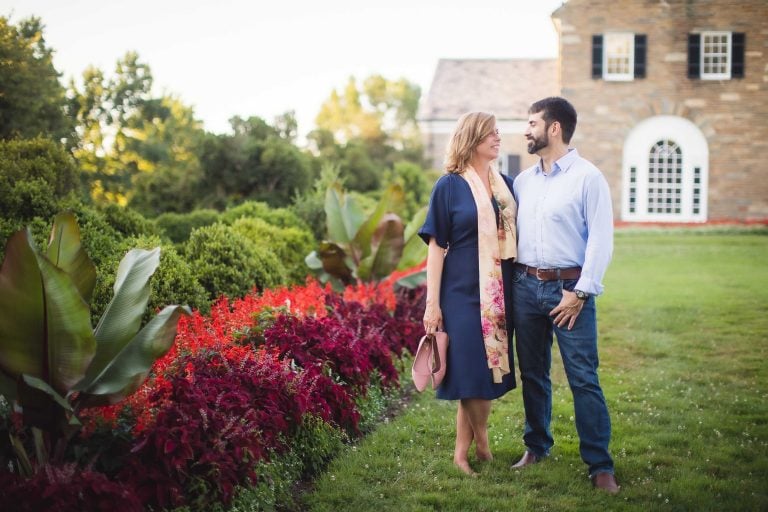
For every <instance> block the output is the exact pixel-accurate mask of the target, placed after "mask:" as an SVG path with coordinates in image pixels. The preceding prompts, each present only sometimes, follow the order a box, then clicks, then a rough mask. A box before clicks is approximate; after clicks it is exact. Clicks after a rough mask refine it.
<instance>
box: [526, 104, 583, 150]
mask: <svg viewBox="0 0 768 512" xmlns="http://www.w3.org/2000/svg"><path fill="white" fill-rule="evenodd" d="M539 112H542V115H541V117H542V119H544V122H545V123H546V126H547V128H549V125H551V124H552V123H553V122H554V121H557V122H558V123H560V128H561V129H562V131H563V142H565V143H566V144H568V143H569V142H571V137H573V132H574V131H576V109H575V108H573V105H571V104H570V102H568V100H566V99H565V98H560V97H558V96H551V97H549V98H544V99H543V100H539V101H537V102H536V103H534V104H533V105H531V108H529V109H528V113H529V114H538V113H539Z"/></svg>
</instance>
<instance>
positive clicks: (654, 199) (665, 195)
mask: <svg viewBox="0 0 768 512" xmlns="http://www.w3.org/2000/svg"><path fill="white" fill-rule="evenodd" d="M682 196H683V152H682V151H681V150H680V146H678V145H677V144H675V143H674V142H672V141H671V140H660V141H658V142H657V143H656V144H654V145H653V147H652V148H651V153H650V154H649V155H648V213H668V214H675V215H680V211H681V210H680V205H681V199H682Z"/></svg>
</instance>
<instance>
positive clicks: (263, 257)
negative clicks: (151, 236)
mask: <svg viewBox="0 0 768 512" xmlns="http://www.w3.org/2000/svg"><path fill="white" fill-rule="evenodd" d="M184 254H185V256H186V257H187V259H188V261H189V265H190V267H191V268H192V272H193V274H194V275H195V276H196V277H197V279H198V281H199V282H200V284H202V285H203V287H204V288H205V290H206V291H207V292H208V298H209V299H210V300H214V299H216V298H217V297H219V296H220V295H222V294H223V295H226V296H228V297H242V296H244V295H246V294H247V293H248V292H250V290H251V289H252V288H253V287H256V288H258V289H259V290H263V289H264V288H270V287H273V286H277V285H279V284H283V283H284V282H285V268H284V267H283V265H282V263H280V260H279V259H278V258H277V256H275V254H274V253H273V252H272V251H270V250H269V249H268V248H266V247H263V246H257V245H255V244H253V243H251V242H250V240H248V238H246V237H245V236H243V235H241V234H240V233H238V232H236V231H234V230H233V229H232V228H230V227H229V226H227V225H225V224H222V223H218V224H214V225H212V226H205V227H202V228H198V229H196V230H194V231H192V234H191V235H190V236H189V240H188V241H187V243H186V244H185V245H184Z"/></svg>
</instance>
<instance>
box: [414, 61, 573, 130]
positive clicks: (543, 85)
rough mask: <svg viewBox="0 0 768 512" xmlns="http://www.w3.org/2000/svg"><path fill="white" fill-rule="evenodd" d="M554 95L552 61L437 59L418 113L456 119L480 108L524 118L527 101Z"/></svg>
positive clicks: (501, 116) (500, 115)
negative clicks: (427, 90)
mask: <svg viewBox="0 0 768 512" xmlns="http://www.w3.org/2000/svg"><path fill="white" fill-rule="evenodd" d="M559 93H560V85H559V83H558V76H557V60H556V59H440V60H439V61H438V63H437V70H436V71H435V76H434V78H433V79H432V85H431V86H430V88H429V92H428V93H427V95H426V98H424V99H423V101H422V103H421V106H420V108H419V116H418V117H419V119H420V120H422V121H426V120H456V119H457V118H458V117H459V116H461V114H464V113H465V112H469V111H477V110H481V111H485V112H490V113H492V114H495V115H496V117H497V119H499V120H503V119H527V118H528V107H529V106H530V105H531V103H533V102H534V101H536V100H539V99H541V98H545V97H547V96H555V95H558V94H559Z"/></svg>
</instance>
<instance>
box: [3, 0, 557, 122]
mask: <svg viewBox="0 0 768 512" xmlns="http://www.w3.org/2000/svg"><path fill="white" fill-rule="evenodd" d="M561 3H562V1H561V0H378V1H366V0H314V1H313V0H268V1H264V0H250V1H248V0H216V1H205V2H204V1H200V0H131V1H124V0H15V1H13V0H0V15H5V16H11V22H12V23H13V22H18V21H19V20H20V19H22V18H25V17H28V16H30V15H36V16H39V17H41V18H42V20H43V23H44V24H45V26H46V29H45V37H46V40H47V42H48V45H49V46H50V47H52V48H53V49H54V50H56V54H55V59H54V63H55V65H56V68H57V69H58V70H59V71H60V72H62V73H63V83H64V84H66V83H68V82H69V78H70V77H78V78H79V77H80V76H81V74H82V72H83V70H85V68H86V67H87V66H88V65H95V66H97V67H99V68H101V69H103V70H104V71H105V72H107V73H108V74H111V73H112V71H113V70H114V67H115V63H116V62H117V60H118V58H120V57H122V56H123V55H124V54H125V52H127V51H130V50H133V51H136V52H138V54H139V58H140V60H141V61H142V62H144V63H147V64H149V66H150V68H151V70H152V74H153V77H154V87H155V92H156V93H162V92H167V93H172V94H174V95H176V96H179V97H180V98H181V100H182V101H183V102H184V103H185V104H188V105H192V106H194V108H195V112H196V115H197V117H198V118H200V119H202V120H203V121H204V123H205V128H206V129H207V130H209V131H213V132H217V133H220V132H224V131H228V129H229V123H228V119H229V118H230V117H232V116H234V115H239V116H241V117H248V116H251V115H256V116H260V117H262V118H264V119H265V120H266V121H267V122H270V123H271V122H272V120H273V117H274V116H275V115H277V114H281V113H283V112H285V111H287V110H295V111H296V115H297V117H298V120H299V131H300V132H301V133H306V132H307V131H309V130H311V129H312V128H314V120H315V116H316V115H317V112H318V111H319V109H320V104H321V103H322V102H323V100H325V99H326V98H327V97H328V95H329V94H330V92H331V90H332V89H334V88H337V89H340V88H341V87H343V86H344V85H345V84H346V82H347V79H348V77H349V76H351V75H354V76H355V77H356V78H357V79H358V80H362V79H363V78H365V77H367V76H369V75H371V74H373V73H379V74H382V75H383V76H385V77H386V78H389V79H398V78H400V77H405V78H407V79H408V80H411V81H413V82H416V83H417V84H419V85H420V86H421V87H422V95H424V94H426V93H427V91H428V88H429V85H430V82H431V79H432V75H433V73H434V70H435V66H436V64H437V60H438V59H440V58H521V57H522V58H546V57H548V58H552V57H555V56H556V55H557V37H556V33H555V30H554V27H553V24H552V20H551V18H550V14H551V13H552V11H553V10H555V9H556V8H557V7H559V6H560V4H561Z"/></svg>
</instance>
